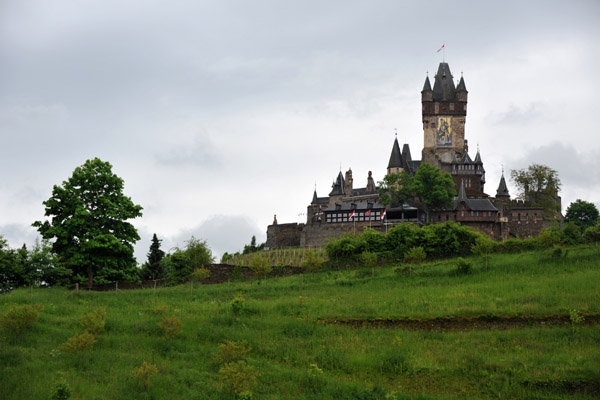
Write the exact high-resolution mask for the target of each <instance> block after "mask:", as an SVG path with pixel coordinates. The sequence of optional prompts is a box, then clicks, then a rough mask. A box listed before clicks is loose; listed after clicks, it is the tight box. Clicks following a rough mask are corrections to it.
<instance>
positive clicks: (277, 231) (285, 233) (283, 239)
mask: <svg viewBox="0 0 600 400" xmlns="http://www.w3.org/2000/svg"><path fill="white" fill-rule="evenodd" d="M303 228H304V224H297V223H290V224H276V225H269V226H268V227H267V241H266V243H265V247H266V248H268V249H281V248H284V247H298V246H300V236H301V233H302V229H303Z"/></svg>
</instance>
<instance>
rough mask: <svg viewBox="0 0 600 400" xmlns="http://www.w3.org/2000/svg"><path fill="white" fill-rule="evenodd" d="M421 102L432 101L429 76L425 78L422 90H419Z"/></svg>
mask: <svg viewBox="0 0 600 400" xmlns="http://www.w3.org/2000/svg"><path fill="white" fill-rule="evenodd" d="M421 101H433V90H431V83H430V82H429V76H427V77H426V78H425V84H424V85H423V90H421Z"/></svg>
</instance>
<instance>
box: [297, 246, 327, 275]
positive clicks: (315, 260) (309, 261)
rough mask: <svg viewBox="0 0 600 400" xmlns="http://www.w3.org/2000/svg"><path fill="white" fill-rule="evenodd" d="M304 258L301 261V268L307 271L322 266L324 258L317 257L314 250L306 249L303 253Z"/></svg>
mask: <svg viewBox="0 0 600 400" xmlns="http://www.w3.org/2000/svg"><path fill="white" fill-rule="evenodd" d="M304 255H305V259H304V261H303V262H302V265H301V266H302V268H304V269H305V270H306V271H308V272H315V271H318V270H320V269H321V268H322V267H323V263H324V260H323V258H322V257H319V256H318V255H317V254H316V253H315V252H314V251H312V250H308V251H307V252H306V253H304Z"/></svg>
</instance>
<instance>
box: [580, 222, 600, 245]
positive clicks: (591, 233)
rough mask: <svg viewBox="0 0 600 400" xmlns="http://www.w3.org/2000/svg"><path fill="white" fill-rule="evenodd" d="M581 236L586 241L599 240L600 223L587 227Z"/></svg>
mask: <svg viewBox="0 0 600 400" xmlns="http://www.w3.org/2000/svg"><path fill="white" fill-rule="evenodd" d="M583 237H584V239H585V241H586V242H588V243H594V242H596V243H597V242H600V223H598V224H596V225H594V226H592V227H589V228H587V229H586V230H585V233H584V234H583Z"/></svg>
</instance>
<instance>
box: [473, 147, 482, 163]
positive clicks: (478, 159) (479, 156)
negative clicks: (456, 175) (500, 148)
mask: <svg viewBox="0 0 600 400" xmlns="http://www.w3.org/2000/svg"><path fill="white" fill-rule="evenodd" d="M473 164H479V165H483V161H481V155H480V154H479V148H478V149H477V155H476V156H475V161H473Z"/></svg>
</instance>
